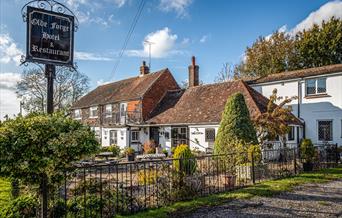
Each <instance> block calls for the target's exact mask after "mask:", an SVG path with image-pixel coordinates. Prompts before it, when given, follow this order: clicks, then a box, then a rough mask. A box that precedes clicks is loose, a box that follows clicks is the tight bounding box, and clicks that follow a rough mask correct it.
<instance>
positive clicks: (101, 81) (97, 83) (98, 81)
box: [96, 79, 110, 86]
mask: <svg viewBox="0 0 342 218" xmlns="http://www.w3.org/2000/svg"><path fill="white" fill-rule="evenodd" d="M108 83H110V81H107V82H105V81H104V80H103V79H100V80H97V81H96V85H97V86H102V85H106V84H108Z"/></svg>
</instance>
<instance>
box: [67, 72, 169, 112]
mask: <svg viewBox="0 0 342 218" xmlns="http://www.w3.org/2000/svg"><path fill="white" fill-rule="evenodd" d="M166 73H170V72H169V70H168V69H163V70H160V71H157V72H154V73H149V74H146V75H144V76H137V77H132V78H128V79H125V80H120V81H117V82H113V83H109V84H105V85H101V86H98V87H97V88H96V89H94V90H92V91H91V92H89V93H88V94H86V95H85V96H83V97H82V98H81V99H80V100H78V101H77V102H75V103H74V105H73V106H72V108H73V109H75V108H84V107H89V106H93V105H103V104H108V103H114V102H119V101H127V100H133V99H139V98H141V97H142V96H143V95H144V94H145V93H146V92H147V91H148V89H149V88H150V87H151V85H152V84H153V83H154V82H156V81H157V79H158V78H159V77H160V76H161V75H162V74H166Z"/></svg>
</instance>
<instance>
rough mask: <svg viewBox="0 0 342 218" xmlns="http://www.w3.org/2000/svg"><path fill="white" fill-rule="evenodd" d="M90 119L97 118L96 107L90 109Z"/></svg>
mask: <svg viewBox="0 0 342 218" xmlns="http://www.w3.org/2000/svg"><path fill="white" fill-rule="evenodd" d="M89 117H90V118H96V117H97V107H96V106H95V107H91V108H90V116H89Z"/></svg>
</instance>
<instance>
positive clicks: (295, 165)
mask: <svg viewBox="0 0 342 218" xmlns="http://www.w3.org/2000/svg"><path fill="white" fill-rule="evenodd" d="M293 169H294V174H295V175H296V174H297V155H296V148H293Z"/></svg>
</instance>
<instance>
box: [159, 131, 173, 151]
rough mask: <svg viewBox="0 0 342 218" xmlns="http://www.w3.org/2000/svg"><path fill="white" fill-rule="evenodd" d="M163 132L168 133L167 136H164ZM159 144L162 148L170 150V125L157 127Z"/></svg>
mask: <svg viewBox="0 0 342 218" xmlns="http://www.w3.org/2000/svg"><path fill="white" fill-rule="evenodd" d="M165 133H168V134H169V138H166V137H165V135H166V134H165ZM159 144H160V145H161V147H162V148H163V149H164V148H165V149H166V150H167V151H168V152H169V153H170V152H171V126H163V127H160V128H159Z"/></svg>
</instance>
